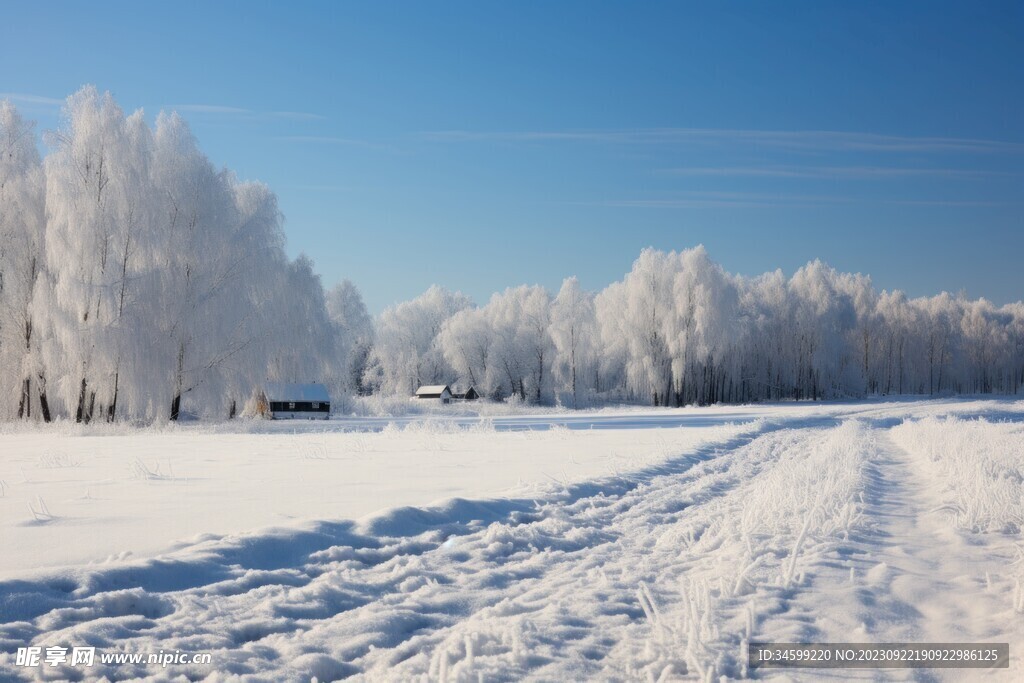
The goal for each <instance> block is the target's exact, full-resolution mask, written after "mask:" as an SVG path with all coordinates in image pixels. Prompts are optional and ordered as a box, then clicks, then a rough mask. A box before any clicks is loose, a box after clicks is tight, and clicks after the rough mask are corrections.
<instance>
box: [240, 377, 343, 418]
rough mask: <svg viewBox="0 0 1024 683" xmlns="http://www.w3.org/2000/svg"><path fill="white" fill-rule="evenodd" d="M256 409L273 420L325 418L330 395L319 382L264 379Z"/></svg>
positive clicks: (328, 407)
mask: <svg viewBox="0 0 1024 683" xmlns="http://www.w3.org/2000/svg"><path fill="white" fill-rule="evenodd" d="M257 403H258V406H259V412H260V414H262V415H266V416H267V417H270V418H271V419H274V420H288V419H292V420H294V419H298V420H326V419H328V418H329V417H330V416H331V396H330V394H328V393H327V387H325V386H324V385H323V384H316V383H313V384H293V383H289V382H266V383H265V384H264V385H263V388H262V390H261V391H260V394H259V396H258V398H257Z"/></svg>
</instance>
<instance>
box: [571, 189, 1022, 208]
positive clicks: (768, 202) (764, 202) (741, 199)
mask: <svg viewBox="0 0 1024 683" xmlns="http://www.w3.org/2000/svg"><path fill="white" fill-rule="evenodd" d="M571 203H573V204H583V205H588V206H607V207H616V208H635V209H693V208H727V207H736V208H747V207H756V208H769V207H794V206H820V205H831V204H889V205H897V206H922V207H924V206H948V207H998V206H1020V205H1022V204H1024V203H1022V202H1010V201H983V200H982V201H975V200H956V199H886V198H864V197H846V196H836V195H806V194H786V193H766V192H715V191H708V192H703V191H694V192H682V193H678V194H677V195H675V196H673V197H665V198H638V199H628V198H627V199H609V200H605V201H591V202H571Z"/></svg>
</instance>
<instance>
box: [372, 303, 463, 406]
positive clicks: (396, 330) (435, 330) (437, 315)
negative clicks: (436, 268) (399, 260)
mask: <svg viewBox="0 0 1024 683" xmlns="http://www.w3.org/2000/svg"><path fill="white" fill-rule="evenodd" d="M470 305H471V302H470V300H469V298H468V297H466V296H465V295H463V294H462V293H460V292H449V291H448V290H446V289H444V288H442V287H438V286H436V285H435V286H433V287H431V288H430V289H428V290H427V291H426V292H424V293H423V294H422V295H420V296H419V297H417V298H416V299H413V300H412V301H406V302H404V303H400V304H398V305H397V306H392V307H391V308H388V309H387V310H385V311H384V312H383V313H381V315H380V317H379V318H378V319H377V321H376V325H375V334H374V336H375V339H376V343H375V344H374V347H373V352H372V353H371V354H370V362H369V364H368V366H367V370H366V382H367V383H368V384H370V385H372V386H374V387H375V389H376V390H378V391H380V392H382V393H385V394H405V395H411V394H412V393H413V392H415V391H416V389H417V388H418V387H419V386H420V385H423V384H437V383H441V384H447V383H448V382H449V381H451V380H450V378H451V376H452V375H453V374H454V370H453V368H452V367H451V365H450V364H449V363H448V361H447V360H446V359H445V356H444V352H443V350H442V349H441V346H440V344H439V343H438V335H439V334H440V332H441V328H442V327H443V326H444V323H445V321H447V320H448V319H449V318H450V317H452V316H453V315H454V314H455V313H457V312H459V311H461V310H463V309H465V308H468V307H469V306H470Z"/></svg>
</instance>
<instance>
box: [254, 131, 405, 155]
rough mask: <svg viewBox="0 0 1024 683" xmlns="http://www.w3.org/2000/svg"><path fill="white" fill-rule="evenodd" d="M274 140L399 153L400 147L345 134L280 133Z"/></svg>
mask: <svg viewBox="0 0 1024 683" xmlns="http://www.w3.org/2000/svg"><path fill="white" fill-rule="evenodd" d="M274 140H280V141H281V142H297V143H302V144H313V145H337V146H343V147H361V148H363V149H372V150H376V151H378V152H391V153H397V152H398V149H396V148H395V147H393V146H391V145H386V144H381V143H377V142H370V141H369V140H360V139H359V138H348V137H344V136H336V135H280V136H277V137H275V138H274Z"/></svg>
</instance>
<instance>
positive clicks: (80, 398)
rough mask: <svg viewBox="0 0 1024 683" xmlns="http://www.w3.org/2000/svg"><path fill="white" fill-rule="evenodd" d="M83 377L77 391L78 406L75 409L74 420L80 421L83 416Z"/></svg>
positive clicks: (84, 386)
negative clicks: (80, 386)
mask: <svg viewBox="0 0 1024 683" xmlns="http://www.w3.org/2000/svg"><path fill="white" fill-rule="evenodd" d="M85 388H86V385H85V377H83V378H82V388H81V389H80V390H79V391H78V408H77V409H76V410H75V422H81V421H82V420H83V419H84V418H85Z"/></svg>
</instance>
